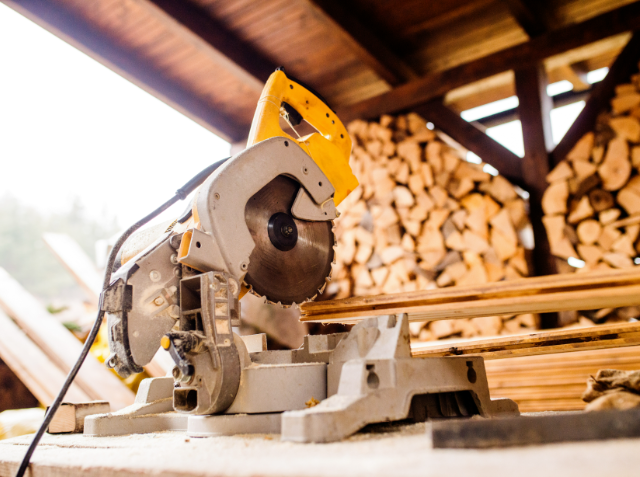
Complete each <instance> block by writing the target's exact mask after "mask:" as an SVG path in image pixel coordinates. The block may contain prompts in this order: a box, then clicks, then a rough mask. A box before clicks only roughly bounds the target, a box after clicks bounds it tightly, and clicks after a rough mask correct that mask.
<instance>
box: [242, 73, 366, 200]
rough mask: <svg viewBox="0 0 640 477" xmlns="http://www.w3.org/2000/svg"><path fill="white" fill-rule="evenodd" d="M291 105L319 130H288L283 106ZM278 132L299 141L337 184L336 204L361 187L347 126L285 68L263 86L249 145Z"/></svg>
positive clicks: (280, 135) (274, 135)
mask: <svg viewBox="0 0 640 477" xmlns="http://www.w3.org/2000/svg"><path fill="white" fill-rule="evenodd" d="M287 105H288V106H287ZM291 108H293V109H294V110H295V112H297V114H299V115H300V116H301V117H302V119H303V120H305V121H306V122H307V123H309V124H310V125H311V126H313V127H314V128H315V130H316V131H318V132H314V133H311V134H309V135H307V136H304V137H300V138H294V137H292V136H290V135H289V134H287V133H286V132H284V131H283V130H282V128H281V127H280V115H281V110H283V109H284V110H285V111H287V110H288V111H290V109H291ZM294 114H295V113H294ZM277 136H279V137H286V138H288V139H291V140H292V141H295V142H296V143H297V144H298V145H299V146H300V147H302V148H303V149H304V150H305V151H306V152H307V154H309V156H311V158H312V159H313V160H314V161H315V163H316V164H317V165H318V167H320V170H322V172H323V173H324V175H325V176H327V178H328V179H329V180H330V181H331V184H332V185H333V187H334V188H335V190H336V192H335V195H334V198H333V201H334V203H335V204H336V205H338V204H339V203H340V202H342V201H343V200H344V199H345V197H347V196H348V195H349V194H350V193H351V191H353V190H354V189H355V188H356V187H358V179H356V177H355V176H354V175H353V172H351V167H350V166H349V155H350V154H351V138H350V137H349V134H348V133H347V130H346V128H345V127H344V125H343V124H342V122H341V121H340V119H339V118H338V116H336V113H335V112H333V110H332V109H331V108H330V107H329V106H327V104H326V103H325V102H324V101H323V100H322V99H320V98H319V97H318V96H316V95H315V94H313V93H312V92H311V91H309V90H308V89H307V88H305V87H304V86H302V85H301V84H300V83H298V82H296V81H294V80H292V79H291V78H288V77H287V75H286V74H285V73H284V71H282V70H276V71H275V72H274V73H272V74H271V76H270V77H269V79H268V80H267V83H266V84H265V86H264V89H263V90H262V95H261V96H260V100H259V101H258V107H257V108H256V113H255V115H254V116H253V122H252V124H251V131H250V132H249V139H248V141H247V147H249V146H253V145H254V144H256V143H258V142H260V141H264V140H265V139H269V138H272V137H277Z"/></svg>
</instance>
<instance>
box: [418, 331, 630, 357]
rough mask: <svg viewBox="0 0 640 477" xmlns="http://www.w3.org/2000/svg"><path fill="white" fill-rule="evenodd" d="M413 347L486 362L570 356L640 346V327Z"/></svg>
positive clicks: (429, 353) (421, 354) (420, 352)
mask: <svg viewBox="0 0 640 477" xmlns="http://www.w3.org/2000/svg"><path fill="white" fill-rule="evenodd" d="M437 343H438V342H437V341H434V342H432V343H424V344H417V343H414V344H413V345H412V346H411V354H412V355H413V356H414V357H418V358H424V357H429V356H430V357H433V356H463V355H464V356H467V355H474V356H475V355H479V356H482V357H483V358H484V359H499V358H511V357H516V356H535V355H543V354H554V353H568V352H572V351H583V350H587V349H590V350H591V349H606V348H619V347H625V346H638V345H640V323H620V324H615V325H603V326H596V327H590V328H579V329H562V330H554V331H549V332H542V333H530V334H526V335H516V336H505V337H499V338H492V339H483V340H472V341H463V342H460V343H456V342H447V343H442V344H437Z"/></svg>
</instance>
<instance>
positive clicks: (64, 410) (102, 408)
mask: <svg viewBox="0 0 640 477" xmlns="http://www.w3.org/2000/svg"><path fill="white" fill-rule="evenodd" d="M47 411H48V409H47ZM108 412H111V407H110V406H109V403H108V402H106V401H92V402H85V403H71V402H63V403H62V404H60V407H59V408H58V411H57V412H56V413H55V415H54V416H53V419H52V420H51V422H50V423H49V428H48V429H47V432H48V433H49V434H63V433H80V432H83V431H84V418H85V417H87V416H93V415H94V414H106V413H108Z"/></svg>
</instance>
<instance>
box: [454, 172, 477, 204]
mask: <svg viewBox="0 0 640 477" xmlns="http://www.w3.org/2000/svg"><path fill="white" fill-rule="evenodd" d="M475 186H476V185H475V182H473V180H471V179H469V178H468V177H464V178H462V179H460V182H458V185H457V187H456V188H455V190H454V191H453V192H452V195H453V196H454V197H455V198H456V199H460V198H461V197H464V196H465V195H467V194H468V193H469V192H471V191H472V190H473V189H474V188H475Z"/></svg>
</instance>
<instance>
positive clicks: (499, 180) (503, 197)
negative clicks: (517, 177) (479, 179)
mask: <svg viewBox="0 0 640 477" xmlns="http://www.w3.org/2000/svg"><path fill="white" fill-rule="evenodd" d="M479 188H480V190H481V191H483V192H487V193H488V194H490V195H491V197H493V198H494V199H496V200H497V201H498V202H500V203H501V204H504V203H506V202H508V201H510V200H514V199H516V198H517V197H518V194H517V193H516V190H515V189H514V188H513V186H512V185H511V183H510V182H509V181H508V180H507V179H505V178H504V177H502V176H495V177H494V178H493V179H492V180H491V182H484V183H481V184H480V186H479Z"/></svg>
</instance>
